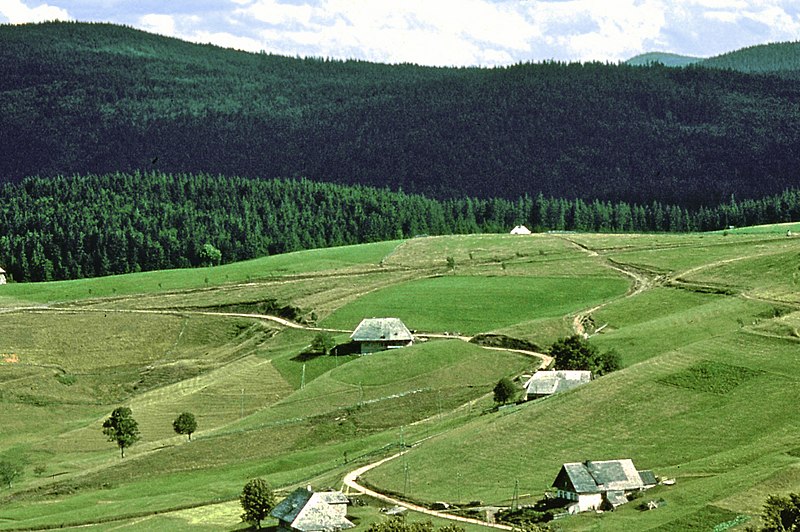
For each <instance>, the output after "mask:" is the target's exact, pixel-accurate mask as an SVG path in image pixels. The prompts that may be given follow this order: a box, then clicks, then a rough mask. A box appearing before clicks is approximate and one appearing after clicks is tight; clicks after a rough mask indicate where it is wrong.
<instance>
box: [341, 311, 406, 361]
mask: <svg viewBox="0 0 800 532" xmlns="http://www.w3.org/2000/svg"><path fill="white" fill-rule="evenodd" d="M350 339H351V340H352V341H353V342H355V343H357V344H358V345H359V350H360V353H361V354H367V353H375V352H376V351H384V350H386V349H395V348H398V347H407V346H410V345H411V344H412V343H413V342H414V337H413V336H412V335H411V331H409V330H408V328H407V327H406V326H405V324H404V323H403V322H402V321H400V320H399V319H398V318H367V319H363V320H361V323H359V324H358V327H356V330H355V331H353V334H351V335H350Z"/></svg>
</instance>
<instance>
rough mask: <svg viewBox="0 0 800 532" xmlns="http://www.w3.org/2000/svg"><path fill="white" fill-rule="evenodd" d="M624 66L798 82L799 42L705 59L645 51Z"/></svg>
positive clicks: (759, 46) (799, 65)
mask: <svg viewBox="0 0 800 532" xmlns="http://www.w3.org/2000/svg"><path fill="white" fill-rule="evenodd" d="M625 63H626V64H628V65H634V66H647V65H652V64H654V63H660V64H662V65H664V66H668V67H684V66H689V65H696V66H701V67H705V68H716V69H727V70H735V71H738V72H745V73H759V74H770V75H775V76H781V77H786V78H790V79H800V42H782V43H772V44H759V45H757V46H748V47H747V48H742V49H741V50H734V51H732V52H728V53H724V54H721V55H718V56H715V57H708V58H702V57H690V56H685V55H678V54H670V53H664V52H649V53H646V54H641V55H637V56H635V57H632V58H630V59H628V60H627V61H625Z"/></svg>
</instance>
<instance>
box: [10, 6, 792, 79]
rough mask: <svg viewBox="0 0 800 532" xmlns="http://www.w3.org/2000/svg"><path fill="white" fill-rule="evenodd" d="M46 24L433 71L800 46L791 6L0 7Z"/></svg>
mask: <svg viewBox="0 0 800 532" xmlns="http://www.w3.org/2000/svg"><path fill="white" fill-rule="evenodd" d="M53 19H60V20H79V21H95V22H114V23H119V24H127V25H129V26H133V27H136V28H140V29H144V30H147V31H152V32H155V33H160V34H163V35H169V36H173V37H178V38H181V39H185V40H189V41H195V42H202V43H207V42H210V43H214V44H217V45H220V46H225V47H229V48H237V49H240V50H247V51H254V52H255V51H262V50H263V51H266V52H272V53H278V54H283V55H289V56H298V55H299V56H316V57H331V58H338V59H352V58H357V59H365V60H369V61H377V62H383V63H402V62H411V63H417V64H422V65H441V66H452V65H457V66H462V65H482V66H493V65H505V64H512V63H516V62H519V61H533V62H536V61H544V60H551V59H554V60H563V61H592V60H597V61H611V62H616V61H622V60H625V59H628V58H630V57H632V56H634V55H637V54H640V53H643V52H648V51H666V52H673V53H679V54H685V55H694V56H702V57H708V56H712V55H716V54H720V53H724V52H727V51H730V50H735V49H738V48H742V47H745V46H751V45H754V44H762V43H767V42H777V41H795V40H800V1H798V0H172V1H169V0H158V1H156V0H136V1H129V0H47V1H41V0H0V23H12V24H19V23H25V22H37V21H42V20H53Z"/></svg>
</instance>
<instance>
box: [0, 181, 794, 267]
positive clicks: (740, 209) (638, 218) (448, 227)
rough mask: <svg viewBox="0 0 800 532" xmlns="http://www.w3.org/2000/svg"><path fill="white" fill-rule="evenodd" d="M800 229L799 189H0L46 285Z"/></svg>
mask: <svg viewBox="0 0 800 532" xmlns="http://www.w3.org/2000/svg"><path fill="white" fill-rule="evenodd" d="M793 220H800V190H798V189H789V190H786V191H784V192H783V193H781V194H778V195H775V196H769V197H766V198H763V199H759V200H744V201H736V200H735V198H731V199H730V200H729V201H728V202H726V203H724V204H722V205H718V206H716V207H709V208H706V207H702V208H700V209H696V210H690V209H687V208H684V207H678V206H675V205H663V204H661V203H659V202H651V203H648V204H645V205H639V204H629V203H625V202H615V203H612V202H604V201H599V200H595V201H591V202H587V201H584V200H582V199H572V200H567V199H561V198H547V197H545V196H544V195H542V194H541V193H539V194H537V195H536V196H528V195H525V196H522V197H520V198H518V199H516V200H508V199H503V198H495V199H477V198H463V199H448V200H435V199H431V198H426V197H424V196H421V195H417V194H406V193H403V192H392V191H389V190H388V189H385V188H383V189H378V188H372V187H365V186H344V185H336V184H330V183H318V182H313V181H309V180H305V179H276V180H269V181H265V180H257V179H246V178H241V177H224V176H212V175H207V174H197V175H193V174H177V175H172V174H166V173H161V172H148V173H139V172H133V173H113V174H103V175H94V174H91V175H76V176H71V177H57V178H42V177H31V178H27V179H25V180H23V181H22V182H20V183H7V184H5V185H2V186H0V227H2V234H0V267H3V268H4V269H5V270H6V271H7V272H8V273H9V274H10V276H11V277H12V278H13V280H16V281H49V280H62V279H77V278H83V277H97V276H104V275H111V274H122V273H131V272H137V271H146V270H157V269H168V268H186V267H192V266H199V265H202V264H208V263H220V262H224V263H229V262H235V261H240V260H245V259H251V258H255V257H261V256H265V255H273V254H278V253H286V252H291V251H297V250H301V249H309V248H320V247H331V246H341V245H347V244H359V243H367V242H376V241H381V240H390V239H399V238H410V237H414V236H419V235H442V234H466V233H506V232H508V231H509V229H510V228H511V227H514V226H515V225H517V224H526V225H528V227H530V228H531V229H533V230H535V231H547V230H553V231H601V232H625V231H632V232H654V231H659V232H661V231H670V232H682V231H707V230H716V229H723V228H725V227H727V226H729V225H736V226H743V225H755V224H761V223H775V222H787V221H793Z"/></svg>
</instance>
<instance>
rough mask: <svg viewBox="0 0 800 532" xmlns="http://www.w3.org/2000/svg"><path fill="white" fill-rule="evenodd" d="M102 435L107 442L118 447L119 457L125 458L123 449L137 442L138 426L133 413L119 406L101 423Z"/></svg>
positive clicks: (138, 437)
mask: <svg viewBox="0 0 800 532" xmlns="http://www.w3.org/2000/svg"><path fill="white" fill-rule="evenodd" d="M103 434H105V435H106V436H107V437H108V441H113V442H115V443H116V444H117V446H118V447H119V451H120V455H121V457H122V458H125V449H126V448H127V447H130V446H131V445H133V444H134V443H136V442H137V441H139V439H140V436H139V424H138V423H136V420H135V419H133V412H131V409H130V408H128V407H127V406H120V407H118V408H115V409H114V411H113V412H111V416H110V417H109V418H108V419H106V420H105V421H104V422H103Z"/></svg>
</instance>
